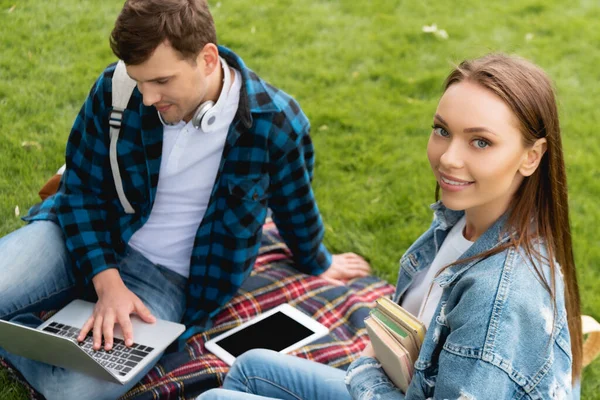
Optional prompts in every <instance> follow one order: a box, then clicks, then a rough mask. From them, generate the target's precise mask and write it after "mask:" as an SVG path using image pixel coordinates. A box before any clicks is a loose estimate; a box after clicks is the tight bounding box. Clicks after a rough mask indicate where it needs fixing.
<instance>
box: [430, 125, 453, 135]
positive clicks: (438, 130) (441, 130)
mask: <svg viewBox="0 0 600 400" xmlns="http://www.w3.org/2000/svg"><path fill="white" fill-rule="evenodd" d="M433 132H434V133H435V134H436V135H438V136H441V137H448V136H450V134H449V133H448V131H447V130H445V129H444V128H442V127H441V126H434V127H433Z"/></svg>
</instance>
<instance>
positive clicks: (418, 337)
mask: <svg viewBox="0 0 600 400" xmlns="http://www.w3.org/2000/svg"><path fill="white" fill-rule="evenodd" d="M365 325H366V326H367V332H368V333H369V338H370V339H371V343H372V344H373V348H374V350H375V354H376V356H377V360H378V361H379V362H380V363H381V366H382V367H383V370H384V371H385V373H386V374H387V375H388V377H389V378H390V379H391V380H392V382H394V384H395V385H396V386H397V387H398V388H400V390H402V391H403V392H406V389H407V388H408V385H409V384H410V380H411V379H412V376H413V366H414V363H415V361H416V360H417V357H418V356H419V351H420V350H421V344H422V343H423V339H424V338H425V325H423V323H422V322H421V321H419V320H418V319H417V317H415V316H414V315H412V314H411V313H409V312H408V311H406V310H405V309H404V308H402V307H400V306H399V305H398V304H396V303H394V302H393V301H392V300H390V299H388V298H387V297H382V298H380V299H378V300H377V305H376V306H375V308H374V309H373V310H371V313H370V315H369V317H368V318H367V319H366V320H365Z"/></svg>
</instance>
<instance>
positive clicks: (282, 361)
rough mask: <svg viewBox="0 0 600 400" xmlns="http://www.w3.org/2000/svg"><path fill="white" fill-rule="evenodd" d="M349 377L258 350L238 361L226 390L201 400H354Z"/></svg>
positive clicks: (305, 362)
mask: <svg viewBox="0 0 600 400" xmlns="http://www.w3.org/2000/svg"><path fill="white" fill-rule="evenodd" d="M345 376H346V372H345V371H342V370H341V369H337V368H333V367H330V366H328V365H324V364H319V363H316V362H314V361H309V360H306V359H304V358H299V357H294V356H289V355H282V354H280V353H276V352H274V351H271V350H264V349H256V350H250V351H248V352H246V353H244V354H242V355H241V356H240V357H238V358H237V359H236V362H235V363H234V364H233V366H232V367H231V369H230V370H229V373H228V374H227V377H226V378H225V381H224V382H223V388H222V389H211V390H209V391H207V392H204V393H203V394H201V395H200V396H199V397H198V398H197V400H226V399H227V400H228V399H230V400H243V399H248V400H266V399H284V400H288V399H289V400H323V399H335V400H345V399H348V400H350V399H352V398H351V397H350V394H349V393H348V390H347V389H346V384H345V383H344V378H345Z"/></svg>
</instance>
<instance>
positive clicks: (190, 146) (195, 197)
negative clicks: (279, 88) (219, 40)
mask: <svg viewBox="0 0 600 400" xmlns="http://www.w3.org/2000/svg"><path fill="white" fill-rule="evenodd" d="M233 71H234V72H235V78H234V79H233V82H232V83H231V86H230V88H225V87H224V88H223V90H222V91H221V94H220V96H227V99H226V100H227V101H226V102H225V103H224V105H223V110H222V111H221V112H220V113H219V115H218V119H217V122H216V123H217V124H218V126H217V127H216V128H217V129H216V130H215V131H214V132H210V133H205V132H203V131H202V129H196V128H194V126H193V125H192V122H191V121H190V122H188V123H185V122H183V121H180V122H179V123H178V124H175V125H164V127H163V147H162V159H161V163H160V173H159V179H158V187H157V189H156V199H155V201H154V205H153V206H152V211H151V212H150V217H149V218H148V220H147V221H146V223H145V224H144V225H143V226H142V227H141V228H140V229H139V230H138V231H136V232H135V233H134V234H133V236H132V237H131V239H130V240H129V245H130V246H131V247H133V248H134V249H135V250H137V251H139V252H140V253H142V254H143V255H144V256H145V257H146V258H147V259H149V260H150V261H152V262H153V263H155V264H160V265H162V266H164V267H167V268H169V269H171V270H173V271H175V272H177V273H178V274H180V275H183V276H184V277H186V278H187V277H189V274H190V259H191V256H192V250H193V247H194V239H195V238H196V232H197V230H198V226H200V223H201V222H202V218H204V213H205V212H206V208H207V206H208V202H209V200H210V194H211V192H212V189H213V186H214V183H215V179H216V177H217V172H218V170H219V165H220V163H221V157H222V155H223V147H224V146H225V140H226V139H227V133H228V131H229V126H230V125H231V122H232V121H233V118H234V117H235V113H236V112H237V109H238V103H239V99H240V89H241V87H242V76H241V74H240V72H239V71H237V70H235V69H233ZM227 89H228V90H227Z"/></svg>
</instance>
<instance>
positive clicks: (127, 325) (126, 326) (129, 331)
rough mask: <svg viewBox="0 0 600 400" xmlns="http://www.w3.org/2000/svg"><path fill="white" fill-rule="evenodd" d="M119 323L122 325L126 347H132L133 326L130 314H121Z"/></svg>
mask: <svg viewBox="0 0 600 400" xmlns="http://www.w3.org/2000/svg"><path fill="white" fill-rule="evenodd" d="M118 321H119V325H121V331H123V339H124V340H125V346H127V347H130V346H131V345H132V344H133V326H132V325H131V319H130V318H129V314H127V313H124V314H119V316H118Z"/></svg>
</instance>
